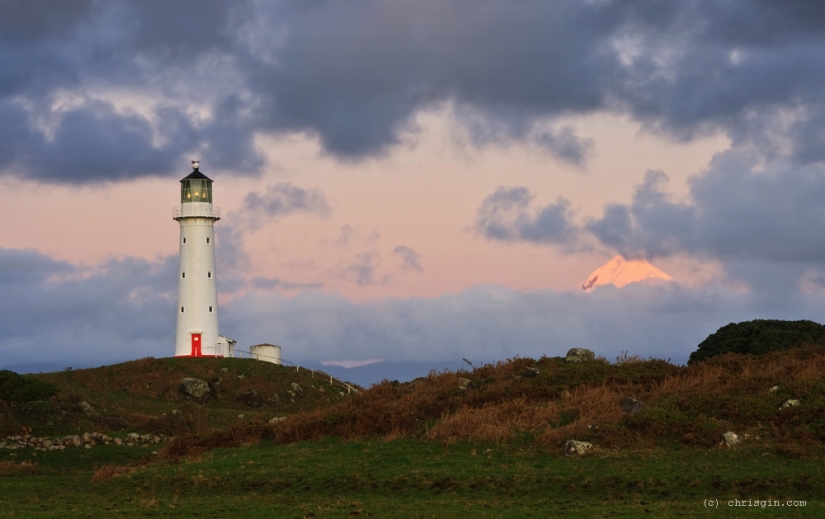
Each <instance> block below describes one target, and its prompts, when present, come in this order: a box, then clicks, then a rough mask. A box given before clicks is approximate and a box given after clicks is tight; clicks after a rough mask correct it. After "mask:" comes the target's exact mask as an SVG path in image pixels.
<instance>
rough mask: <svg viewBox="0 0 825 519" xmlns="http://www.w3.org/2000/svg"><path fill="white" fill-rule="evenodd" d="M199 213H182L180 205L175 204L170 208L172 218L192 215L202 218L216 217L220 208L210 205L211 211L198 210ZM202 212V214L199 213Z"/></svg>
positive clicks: (219, 213) (219, 212)
mask: <svg viewBox="0 0 825 519" xmlns="http://www.w3.org/2000/svg"><path fill="white" fill-rule="evenodd" d="M198 213H199V214H183V210H182V209H181V206H179V205H176V206H175V207H173V208H172V219H173V220H176V219H178V218H186V217H189V216H192V217H202V218H218V219H220V217H221V208H220V207H215V206H212V211H209V212H207V211H198ZM201 213H202V214H201Z"/></svg>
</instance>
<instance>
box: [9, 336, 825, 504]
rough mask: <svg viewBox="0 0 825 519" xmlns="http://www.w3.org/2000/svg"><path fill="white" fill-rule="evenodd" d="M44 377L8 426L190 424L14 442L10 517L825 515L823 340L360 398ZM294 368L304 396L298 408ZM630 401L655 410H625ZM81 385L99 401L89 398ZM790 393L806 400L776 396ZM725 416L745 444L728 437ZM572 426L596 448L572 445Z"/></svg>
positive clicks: (233, 365)
mask: <svg viewBox="0 0 825 519" xmlns="http://www.w3.org/2000/svg"><path fill="white" fill-rule="evenodd" d="M224 369H225V370H226V371H224ZM185 376H195V377H198V378H201V379H203V380H208V381H212V384H213V386H215V385H216V386H217V387H218V388H219V389H218V391H217V393H218V396H217V397H216V398H214V399H212V400H209V401H207V402H206V403H204V404H198V403H194V402H187V401H186V400H182V397H181V395H180V393H179V391H178V390H177V386H178V385H179V383H180V380H181V378H182V377H185ZM36 378H37V379H38V380H40V381H42V382H45V383H48V384H52V385H53V386H54V387H55V388H56V394H55V396H53V397H51V398H50V399H48V400H43V401H40V402H30V403H24V404H15V406H14V407H13V408H12V406H11V403H10V402H5V403H4V404H3V405H2V409H3V412H4V413H5V415H4V423H7V417H11V418H12V419H14V420H16V421H17V423H16V426H27V427H42V428H44V430H54V431H55V432H57V431H58V430H61V431H65V430H67V428H72V427H73V428H75V430H81V429H84V428H85V429H86V430H89V428H90V427H98V430H100V428H101V427H109V426H114V425H116V426H117V427H125V428H123V429H120V431H128V430H136V431H139V432H149V431H145V430H140V428H141V427H144V428H146V427H157V428H163V427H166V428H168V429H167V430H177V433H176V434H175V436H176V439H175V440H174V441H171V442H169V443H167V444H166V445H165V446H163V447H162V448H160V449H158V453H157V454H156V455H153V454H151V453H149V449H148V448H147V449H139V448H137V449H135V448H125V447H118V446H114V445H99V446H96V447H94V448H93V449H66V450H65V451H61V452H32V450H31V449H18V450H17V451H14V452H10V451H4V450H2V449H0V516H4V514H5V515H9V516H15V515H16V516H25V517H40V516H42V517H50V516H54V515H55V514H57V515H60V514H61V513H62V514H64V515H65V514H67V513H68V514H69V515H100V514H101V513H105V514H107V515H113V516H124V517H126V516H140V517H153V516H158V517H160V516H165V517H168V516H177V517H192V516H203V517H225V516H227V515H238V516H244V517H355V516H364V517H548V516H556V517H559V516H564V517H607V516H610V517H639V516H641V515H652V516H655V517H695V516H705V515H706V514H707V510H706V508H708V507H709V506H710V507H714V508H717V507H718V508H719V509H718V510H714V512H713V513H715V514H719V515H721V516H722V517H742V516H746V515H750V513H757V511H756V510H751V509H748V510H744V508H742V507H741V506H740V507H736V506H732V505H728V503H733V502H734V500H740V501H741V500H750V502H751V505H748V506H750V507H753V506H756V507H757V508H759V511H758V513H760V514H762V515H776V516H783V517H787V516H792V517H799V516H804V517H822V516H825V506H823V502H822V501H821V500H819V498H818V496H821V495H823V493H825V473H824V472H823V471H822V468H821V464H822V459H823V456H825V448H824V447H825V348H823V347H822V346H817V345H809V346H803V347H799V348H792V349H789V350H787V351H777V352H770V353H766V354H765V355H760V356H752V355H741V354H726V355H720V356H716V357H713V358H711V359H707V360H705V361H702V362H696V363H693V364H691V365H690V366H674V365H672V364H669V363H667V362H664V361H661V360H641V359H638V358H632V357H626V356H625V357H623V358H620V359H617V362H614V363H609V362H607V361H605V360H604V359H596V360H594V361H589V362H583V363H569V362H565V361H564V359H560V358H548V357H543V358H541V359H537V360H534V359H511V360H508V361H504V362H500V363H497V364H495V365H486V366H482V367H479V368H477V369H474V370H472V371H460V372H442V373H437V372H433V373H430V375H429V376H427V377H423V378H420V379H417V380H414V381H412V382H409V383H397V382H390V381H386V382H384V383H381V384H377V385H375V386H373V387H371V388H369V389H368V390H365V391H363V392H361V393H360V394H358V395H357V396H356V395H349V396H347V395H346V392H344V396H342V395H341V394H340V391H338V390H339V389H340V388H339V386H333V388H335V391H338V392H337V393H335V394H331V393H332V392H331V391H330V389H332V388H330V386H329V379H325V380H324V379H321V378H319V375H316V378H312V374H311V373H309V372H306V373H305V372H295V370H294V369H288V368H281V367H277V366H272V365H267V364H263V363H255V362H253V361H242V360H237V359H224V360H214V359H143V360H140V361H135V362H132V363H124V364H120V365H117V366H109V367H102V368H96V369H93V370H78V371H75V372H60V373H51V374H42V375H37V376H36ZM292 383H297V384H299V385H300V386H301V387H302V388H303V395H302V396H301V397H300V398H298V399H296V400H295V402H294V403H293V402H290V401H289V400H288V398H287V399H286V400H287V402H288V403H285V402H284V400H285V398H284V396H285V395H288V391H290V390H291V387H292V386H291V384H292ZM253 389H254V390H255V391H256V392H257V393H258V394H260V395H262V396H263V399H264V400H267V399H268V398H270V395H272V394H278V395H279V398H280V401H281V403H280V404H274V403H262V404H261V406H260V407H252V408H250V407H249V406H248V405H247V404H245V403H244V402H243V395H245V394H248V392H249V391H251V390H253ZM322 389H323V390H324V391H323V392H322V391H321V390H322ZM628 397H630V398H634V399H637V400H638V401H640V402H643V403H644V405H643V406H641V409H640V410H638V407H639V406H637V408H636V409H635V410H633V412H629V411H630V410H631V409H630V407H628V406H624V407H623V405H622V404H623V400H625V399H626V398H628ZM80 398H83V399H84V400H82V401H88V402H89V403H91V404H92V405H93V406H94V407H95V408H96V409H98V410H99V414H100V416H99V417H98V418H96V419H90V418H88V417H87V416H86V415H85V414H83V412H82V411H78V410H77V409H79V404H77V401H78V400H79V399H80ZM788 400H798V401H799V405H796V406H790V407H786V408H784V409H780V407H782V405H783V404H784V403H785V402H787V401H788ZM625 402H626V401H625ZM21 406H22V408H21ZM72 406H74V407H72ZM25 408H30V410H28V411H26V412H25V413H24V412H21V409H25ZM35 408H37V409H44V410H43V411H39V412H35V411H34V409H35ZM10 409H13V411H10ZM45 409H48V411H46V410H45ZM72 409H75V410H74V411H72ZM172 411H177V414H172ZM64 412H65V415H64V414H63V413H64ZM164 413H166V414H165V415H164ZM187 413H188V414H189V415H192V416H195V417H196V418H197V416H200V417H201V418H200V419H199V420H200V422H198V424H197V426H191V425H185V424H184V426H181V424H180V423H179V422H176V421H175V420H180V417H181V416H183V415H185V414H187ZM238 414H243V415H244V418H243V419H240V418H238ZM56 415H60V416H61V418H60V419H54V417H55V416H56ZM170 416H172V417H174V418H170ZM272 416H287V418H286V419H285V420H283V421H280V422H277V423H269V422H268V420H269V418H271V417H272ZM48 417H52V418H51V420H50V422H47V421H45V420H49V418H48ZM26 420H32V421H29V422H26ZM85 420H90V421H85ZM196 421H197V420H196ZM124 423H125V424H126V425H124ZM117 427H112V428H111V429H109V430H111V431H117ZM50 428H51V429H50ZM728 431H733V432H735V433H736V434H737V435H738V436H739V438H740V440H741V441H740V443H738V444H737V445H734V446H732V447H720V446H719V444H720V440H721V435H722V434H723V433H725V432H728ZM571 439H575V440H581V441H587V442H590V443H591V444H592V445H593V447H592V448H591V449H590V450H588V451H586V452H585V453H584V454H583V455H581V456H572V457H567V456H565V455H564V454H563V453H562V446H563V445H564V444H565V442H566V441H567V440H571ZM753 500H757V502H756V505H753ZM760 500H762V501H761V505H760ZM741 502H744V501H741ZM803 502H804V505H803V504H801V503H803ZM709 503H710V505H709ZM767 503H770V504H767ZM779 504H781V506H779ZM743 506H745V505H743Z"/></svg>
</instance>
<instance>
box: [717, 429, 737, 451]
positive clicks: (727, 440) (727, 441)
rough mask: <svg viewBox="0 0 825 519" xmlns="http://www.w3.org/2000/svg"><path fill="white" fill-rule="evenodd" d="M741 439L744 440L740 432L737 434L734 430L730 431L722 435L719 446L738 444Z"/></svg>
mask: <svg viewBox="0 0 825 519" xmlns="http://www.w3.org/2000/svg"><path fill="white" fill-rule="evenodd" d="M740 441H742V440H741V439H740V438H739V435H738V434H736V433H735V432H733V431H728V432H726V433H725V434H723V435H722V437H721V438H720V441H719V446H720V447H733V446H734V445H736V444H737V443H739V442H740Z"/></svg>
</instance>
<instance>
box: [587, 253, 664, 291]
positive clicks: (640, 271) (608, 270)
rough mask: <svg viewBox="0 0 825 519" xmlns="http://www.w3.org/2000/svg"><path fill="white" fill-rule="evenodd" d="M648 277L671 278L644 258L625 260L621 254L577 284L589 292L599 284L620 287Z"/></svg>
mask: <svg viewBox="0 0 825 519" xmlns="http://www.w3.org/2000/svg"><path fill="white" fill-rule="evenodd" d="M650 278H654V279H662V280H665V281H670V280H672V279H673V277H672V276H671V275H670V274H667V273H666V272H663V271H661V270H659V269H657V268H656V267H654V266H653V265H651V264H650V263H649V262H647V261H645V260H626V259H624V258H623V257H621V256H615V257H614V258H613V259H611V260H610V261H608V262H607V263H605V264H604V265H602V266H601V267H599V268H597V269H596V270H594V271H593V273H592V274H590V275H589V276H587V279H585V280H584V281H582V282H581V285H579V286H581V288H582V290H584V291H585V292H590V291H591V290H593V289H594V288H596V287H597V286H600V285H610V284H613V285H616V286H617V287H618V288H622V287H623V286H625V285H629V284H630V283H637V282H639V281H645V280H647V279H650Z"/></svg>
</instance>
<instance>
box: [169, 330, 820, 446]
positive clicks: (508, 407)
mask: <svg viewBox="0 0 825 519" xmlns="http://www.w3.org/2000/svg"><path fill="white" fill-rule="evenodd" d="M620 360H622V361H621V362H617V363H614V364H610V363H608V362H607V361H605V360H595V361H590V362H585V363H569V362H565V361H564V359H561V358H548V357H544V358H541V359H538V360H533V359H512V360H509V361H506V362H500V363H498V364H495V365H487V366H483V367H480V368H477V369H475V370H473V371H468V372H446V373H431V374H430V375H429V376H428V377H426V378H422V379H418V380H415V381H413V382H410V383H405V384H400V383H397V382H390V381H385V382H383V383H381V384H377V385H375V386H373V387H371V388H370V389H369V390H367V391H365V392H364V393H362V394H361V395H360V396H358V397H357V398H352V399H348V400H346V401H342V402H340V403H337V404H335V405H331V406H329V407H325V408H317V409H307V410H303V411H300V412H298V413H295V414H293V415H291V416H290V417H289V418H288V419H286V420H284V421H283V422H279V423H278V424H275V425H269V424H258V425H255V424H253V423H248V422H247V423H245V424H243V427H242V429H243V430H242V431H241V430H240V429H239V428H236V429H234V430H233V431H231V432H221V433H216V434H212V435H199V436H198V435H196V436H189V437H185V438H180V439H179V440H178V441H176V442H174V443H173V444H172V445H170V446H169V447H168V449H167V454H169V455H170V456H172V457H177V456H181V455H184V454H191V453H195V452H201V451H202V450H204V449H208V448H212V447H217V446H229V445H236V444H238V442H239V441H242V440H240V439H239V438H245V439H246V440H253V439H258V438H265V439H272V440H275V441H276V443H292V442H299V441H306V440H317V439H321V438H327V437H338V438H342V439H345V440H355V439H369V438H375V437H380V438H385V439H396V438H418V439H423V440H426V441H434V442H439V443H443V444H452V443H456V442H475V443H485V444H486V443H493V444H504V443H512V442H515V443H518V444H525V445H533V446H536V447H539V448H545V449H548V450H550V451H553V452H557V450H558V449H559V448H560V447H561V446H562V445H563V444H564V442H565V441H566V440H569V439H576V440H583V441H588V442H591V443H592V444H593V445H594V446H596V449H639V448H657V447H665V448H668V449H672V448H685V447H700V448H708V447H711V446H714V445H716V444H718V443H719V442H720V439H721V435H722V434H723V433H725V432H728V431H732V432H735V433H736V434H737V435H739V436H740V437H741V438H747V440H746V442H747V443H749V444H751V445H753V446H756V447H758V448H761V449H768V450H770V451H773V452H778V453H783V454H786V455H791V456H803V457H804V456H813V455H815V454H816V453H818V452H821V450H822V446H823V442H825V376H823V374H825V348H823V347H821V346H806V347H799V348H794V349H791V350H788V351H784V352H772V353H768V354H765V355H762V356H758V357H757V356H746V355H738V354H727V355H722V356H718V357H714V358H712V359H709V360H707V361H705V362H701V363H697V364H694V365H691V366H674V365H672V364H669V363H667V362H664V361H661V360H641V359H636V358H625V359H620ZM626 397H631V398H633V399H636V400H639V401H641V402H643V403H644V406H643V407H642V409H641V410H640V411H638V412H634V413H630V412H627V410H625V409H623V406H622V401H623V399H625V398H626ZM788 400H798V401H799V404H800V405H798V406H795V407H787V408H785V409H780V407H782V406H783V404H784V403H785V402H787V401H788Z"/></svg>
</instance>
